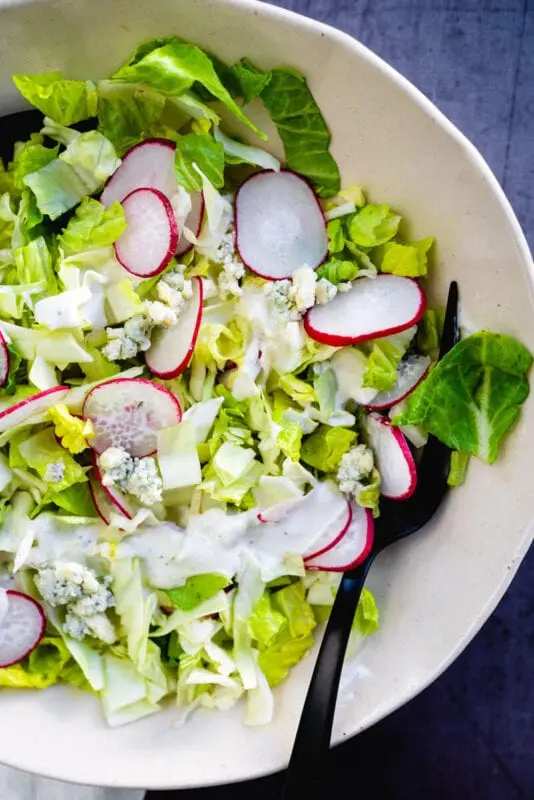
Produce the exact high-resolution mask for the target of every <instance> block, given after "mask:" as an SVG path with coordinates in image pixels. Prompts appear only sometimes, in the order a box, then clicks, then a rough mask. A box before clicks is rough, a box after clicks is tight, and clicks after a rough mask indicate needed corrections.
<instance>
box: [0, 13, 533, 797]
mask: <svg viewBox="0 0 534 800" xmlns="http://www.w3.org/2000/svg"><path fill="white" fill-rule="evenodd" d="M51 2H53V0H0V12H2V10H4V9H9V8H14V7H21V6H31V5H36V4H37V3H39V4H51ZM211 3H213V5H219V6H225V5H226V6H233V7H235V8H237V9H238V10H242V11H243V12H245V13H246V14H247V15H249V14H251V13H252V15H254V16H255V17H264V18H270V19H274V20H276V21H279V22H281V23H284V24H286V25H287V24H289V25H291V26H293V27H298V28H301V29H305V30H307V31H309V32H310V33H312V34H315V35H319V36H323V37H328V39H329V40H330V41H332V42H333V43H335V44H336V45H338V46H340V47H342V48H343V49H345V50H348V51H352V52H353V53H355V54H357V55H358V56H359V57H360V58H362V59H363V60H365V61H366V62H367V63H369V64H370V65H372V66H373V67H374V68H375V69H377V70H379V71H380V72H381V73H382V74H383V75H384V76H386V77H387V78H388V79H389V80H390V81H392V82H393V83H394V84H395V85H396V86H397V87H398V88H399V89H400V90H401V91H402V92H403V93H404V94H405V95H407V96H408V97H409V98H410V99H411V101H412V102H413V103H415V104H416V105H417V106H418V107H419V108H420V109H421V110H422V111H423V112H424V113H425V114H426V115H427V116H428V117H429V118H430V119H432V120H433V121H435V122H436V124H437V125H438V126H439V127H440V128H441V129H442V130H443V131H444V132H445V133H446V134H447V135H448V136H449V137H450V138H451V139H452V140H454V141H455V142H456V143H457V144H458V145H459V146H460V147H461V149H462V150H463V152H464V154H465V157H466V159H467V160H468V161H469V162H470V163H471V165H472V166H473V168H474V169H476V170H477V171H478V173H479V175H480V176H481V177H482V178H483V179H484V180H485V181H486V183H487V184H488V187H489V189H490V190H491V192H492V193H493V196H494V198H495V199H496V200H497V201H498V203H499V206H500V208H501V210H502V212H503V214H504V215H505V216H506V219H507V221H508V223H509V225H510V228H511V232H512V234H513V237H514V239H515V243H516V246H517V248H518V251H519V255H520V258H521V260H522V261H523V265H524V267H525V274H526V276H527V282H528V285H529V292H530V298H531V302H532V304H533V305H534V260H533V254H532V253H531V251H530V248H529V245H528V242H527V239H526V236H525V234H524V232H523V230H522V228H521V225H520V223H519V221H518V219H517V216H516V214H515V211H514V209H513V207H512V205H511V203H510V201H509V200H508V197H507V196H506V194H505V192H504V190H503V188H502V187H501V185H500V183H499V182H498V180H497V178H496V176H495V174H494V173H493V171H492V169H491V167H490V166H489V164H488V163H487V162H486V160H485V158H484V157H483V156H482V154H481V153H480V151H479V150H478V148H477V147H476V146H475V145H474V144H473V142H471V141H470V140H469V139H468V137H467V136H466V135H465V134H464V133H462V131H461V130H460V129H459V128H458V127H457V126H456V125H455V123H453V122H452V121H451V120H450V119H449V118H448V117H447V116H446V115H445V114H444V113H443V112H442V111H441V110H440V109H439V108H438V107H437V106H436V105H435V103H434V102H433V101H432V100H430V99H429V98H428V97H427V96H426V95H425V94H424V93H423V92H422V91H421V90H420V89H418V88H417V87H416V86H415V85H414V84H413V83H412V82H411V81H410V80H409V79H408V78H406V77H404V76H403V75H402V74H401V73H400V72H399V71H398V70H397V69H396V68H395V67H393V66H391V65H390V64H389V63H388V62H387V61H385V60H384V59H383V58H382V57H381V56H379V55H377V54H376V53H375V52H373V51H372V50H371V49H370V48H369V47H367V46H366V45H364V44H363V43H362V42H361V41H359V40H358V39H356V38H355V37H354V36H352V35H350V34H348V33H345V32H344V31H342V30H339V29H338V28H335V27H333V26H332V25H329V24H328V23H325V22H321V21H319V20H315V19H313V18H311V17H308V16H306V15H304V14H300V13H297V12H295V11H292V10H290V9H286V8H282V7H279V6H274V5H270V4H269V3H268V2H264V1H262V0H211ZM533 541H534V525H533V524H532V522H531V523H530V524H529V525H528V526H526V528H525V530H524V535H523V537H522V539H521V542H520V543H519V545H518V547H517V548H516V550H515V551H514V552H512V553H510V555H509V557H508V561H507V563H506V564H503V570H502V577H501V580H500V582H499V583H498V585H497V586H496V587H495V588H494V591H493V593H492V594H491V595H490V596H489V597H488V598H487V600H486V603H485V604H484V606H483V608H482V609H481V611H480V614H479V615H478V617H477V618H476V619H475V620H474V622H473V623H472V625H471V626H470V627H469V628H467V629H466V630H465V631H464V634H463V636H462V637H461V638H460V639H459V641H458V642H457V644H456V646H455V647H454V648H453V649H452V650H451V651H450V652H449V654H448V655H447V657H446V658H444V659H443V661H442V662H441V663H440V664H439V665H438V666H437V667H436V668H435V669H434V670H432V671H430V672H428V674H426V675H425V677H424V679H423V680H421V681H419V682H418V683H417V685H411V686H410V687H409V689H407V690H406V692H405V693H404V694H403V696H402V698H399V699H398V701H396V702H394V703H392V704H391V705H388V706H387V708H386V707H383V706H380V707H378V708H376V709H375V710H374V711H373V713H371V714H370V715H369V716H368V717H367V718H366V719H365V720H364V721H363V722H362V723H361V724H360V725H359V726H357V727H356V728H352V729H350V730H343V731H340V732H338V733H337V735H336V736H335V738H333V739H332V745H331V746H332V747H335V746H337V745H339V744H341V743H342V742H345V741H347V739H348V738H350V737H352V736H355V735H357V734H358V733H360V732H362V731H364V730H366V729H367V728H369V727H371V726H372V725H375V724H376V723H377V722H379V721H380V720H382V719H384V718H385V717H387V716H389V715H390V714H392V713H394V712H395V711H396V710H398V709H399V708H401V707H402V706H403V705H405V704H406V703H408V702H410V701H411V700H412V699H413V698H414V697H416V696H417V695H419V694H420V693H421V692H423V691H424V690H425V689H426V688H428V686H430V685H431V684H432V683H433V682H434V681H435V680H436V679H437V678H439V677H440V676H441V675H442V674H443V672H445V670H446V669H447V668H448V667H449V666H450V665H451V664H452V663H453V662H454V661H455V660H456V659H457V658H458V656H459V655H460V654H461V653H462V651H463V650H464V649H465V648H466V647H467V645H468V644H469V643H470V642H471V641H472V639H473V638H474V637H475V635H476V634H477V633H478V631H479V630H480V629H481V627H482V626H483V625H484V623H485V622H486V621H487V620H488V618H489V617H490V615H491V614H492V613H493V611H494V610H495V608H496V607H497V605H498V603H499V602H500V600H501V599H502V597H503V595H504V593H505V592H506V590H507V588H508V587H509V585H510V583H511V582H512V580H513V578H514V576H515V573H516V571H517V569H518V567H519V565H520V564H521V561H522V559H523V558H524V556H525V555H526V553H527V551H528V549H529V547H530V545H531V543H532V542H533ZM26 753H27V751H26V749H25V748H21V757H20V758H18V759H12V760H11V761H9V762H4V761H2V762H1V763H2V764H5V765H6V766H8V767H11V768H14V769H17V770H23V771H25V772H28V773H30V774H35V775H38V776H41V777H45V778H51V779H55V780H61V781H64V782H66V783H70V784H72V785H79V784H80V779H79V778H77V777H75V776H73V775H72V774H69V773H68V769H67V770H66V774H65V772H58V771H56V770H55V769H54V768H50V769H49V770H46V771H44V770H42V769H41V770H40V771H39V772H37V771H35V770H34V769H32V765H31V759H30V758H29V757H27V755H26ZM288 761H289V753H288V754H287V757H286V758H285V759H284V761H283V762H282V763H280V764H278V766H277V767H273V768H272V769H263V768H260V769H257V770H256V771H254V772H253V773H252V774H248V775H240V776H236V777H230V778H227V779H226V783H228V784H232V783H240V782H244V781H248V780H253V779H256V778H261V777H264V776H267V775H272V774H275V773H276V772H278V771H280V770H282V769H285V767H286V766H287V763H288ZM81 780H82V781H83V783H84V784H85V785H88V786H94V787H104V786H105V787H109V786H111V785H112V784H110V783H107V784H102V783H100V782H98V781H97V780H95V779H94V778H92V777H91V771H90V770H88V772H87V773H86V774H85V775H83V776H81ZM215 785H219V784H218V783H214V782H213V781H208V782H204V783H191V782H188V783H185V784H183V785H181V786H179V787H178V788H177V787H176V783H175V781H173V780H172V779H170V780H169V778H166V776H165V775H159V776H152V778H151V779H150V781H149V782H148V788H149V789H155V790H173V789H176V790H177V791H178V790H179V789H190V788H201V787H202V788H204V787H210V786H215ZM113 788H124V789H130V790H135V789H142V790H145V789H147V786H146V785H144V786H139V784H138V783H137V782H135V781H134V782H127V781H124V780H122V779H121V781H120V782H116V783H115V782H114V783H113Z"/></svg>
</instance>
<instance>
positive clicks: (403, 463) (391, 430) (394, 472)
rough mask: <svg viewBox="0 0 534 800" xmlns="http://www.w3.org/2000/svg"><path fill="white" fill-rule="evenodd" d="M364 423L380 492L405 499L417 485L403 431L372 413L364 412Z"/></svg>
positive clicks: (393, 498)
mask: <svg viewBox="0 0 534 800" xmlns="http://www.w3.org/2000/svg"><path fill="white" fill-rule="evenodd" d="M365 426H366V430H367V437H368V440H369V446H370V447H371V449H372V450H373V452H374V454H375V458H376V464H377V467H378V470H379V472H380V478H381V483H380V493H381V494H383V495H384V497H389V498H390V499H391V500H407V499H408V497H411V496H412V494H413V493H414V491H415V487H416V486H417V469H416V467H415V461H414V460H413V456H412V452H411V450H410V448H409V446H408V442H407V441H406V438H405V436H404V434H403V433H402V431H400V430H399V428H396V427H395V426H394V425H392V424H391V422H390V421H389V419H386V418H385V417H381V416H380V414H376V413H375V412H372V413H371V414H368V416H367V417H366V420H365Z"/></svg>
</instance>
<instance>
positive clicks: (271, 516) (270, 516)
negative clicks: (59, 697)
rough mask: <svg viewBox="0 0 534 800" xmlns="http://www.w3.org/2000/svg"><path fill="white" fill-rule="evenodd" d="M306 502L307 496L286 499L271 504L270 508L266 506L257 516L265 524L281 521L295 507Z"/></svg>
mask: <svg viewBox="0 0 534 800" xmlns="http://www.w3.org/2000/svg"><path fill="white" fill-rule="evenodd" d="M305 502H306V498H305V497H304V496H302V497H295V498H293V499H292V500H284V501H283V502H281V503H276V505H274V506H271V507H270V508H264V509H263V511H260V512H259V513H258V514H257V517H258V519H259V521H260V522H263V523H265V524H267V523H269V522H281V521H282V520H283V519H284V518H285V517H287V516H288V514H291V513H292V512H293V511H295V509H297V508H298V507H299V505H302V504H303V503H305Z"/></svg>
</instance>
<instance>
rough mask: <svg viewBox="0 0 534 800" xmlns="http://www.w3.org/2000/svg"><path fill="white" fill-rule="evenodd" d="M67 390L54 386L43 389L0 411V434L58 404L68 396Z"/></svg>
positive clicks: (64, 387)
mask: <svg viewBox="0 0 534 800" xmlns="http://www.w3.org/2000/svg"><path fill="white" fill-rule="evenodd" d="M69 389H70V387H69V386H54V387H53V388H52V389H45V391H44V392H37V394H32V396H31V397H27V398H26V400H21V401H20V403H15V405H14V406H10V407H9V408H6V409H5V410H4V411H1V412H0V433H2V432H3V431H7V429H8V428H12V427H13V426H14V425H19V423H21V422H24V420H25V419H27V418H28V417H31V416H33V414H38V413H39V412H40V411H46V410H47V409H48V408H52V406H55V405H56V403H60V402H61V401H62V400H63V398H64V397H65V396H66V395H67V394H68V392H69Z"/></svg>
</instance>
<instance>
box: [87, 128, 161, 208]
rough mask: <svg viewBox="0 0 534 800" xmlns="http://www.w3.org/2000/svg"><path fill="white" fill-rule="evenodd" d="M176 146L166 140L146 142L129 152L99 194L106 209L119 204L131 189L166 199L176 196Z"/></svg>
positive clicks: (148, 140)
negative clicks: (151, 190)
mask: <svg viewBox="0 0 534 800" xmlns="http://www.w3.org/2000/svg"><path fill="white" fill-rule="evenodd" d="M175 152H176V145H175V143H174V142H171V141H169V140H168V139H147V140H146V141H145V142H141V143H140V144H136V145H135V147H132V148H131V150H129V151H128V152H127V153H126V155H125V156H124V158H123V159H122V164H121V165H120V167H119V168H118V170H116V172H114V173H113V175H112V176H111V178H110V179H109V181H108V182H107V184H106V186H105V187H104V191H103V192H102V196H101V198H100V202H101V203H103V204H104V205H105V206H109V205H111V203H113V202H115V201H116V200H118V201H119V203H121V202H122V201H123V200H124V198H125V197H127V196H128V195H129V194H130V192H133V191H134V189H157V190H158V191H160V192H162V193H163V194H164V195H165V196H166V197H168V198H171V197H172V196H173V195H174V194H175V193H176V172H175V168H174V160H175V158H174V157H175Z"/></svg>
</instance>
